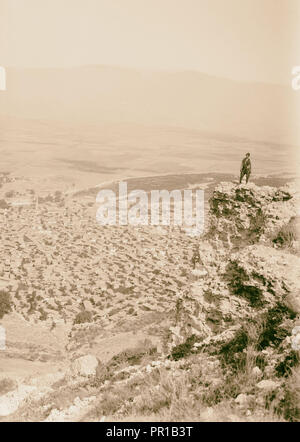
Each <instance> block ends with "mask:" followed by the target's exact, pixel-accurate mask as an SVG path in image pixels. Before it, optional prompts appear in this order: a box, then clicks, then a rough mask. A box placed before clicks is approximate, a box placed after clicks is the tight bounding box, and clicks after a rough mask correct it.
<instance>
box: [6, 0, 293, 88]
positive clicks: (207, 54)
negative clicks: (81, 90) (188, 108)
mask: <svg viewBox="0 0 300 442" xmlns="http://www.w3.org/2000/svg"><path fill="white" fill-rule="evenodd" d="M299 20H300V4H299V2H298V1H297V0H285V1H282V0H263V1H262V0H244V1H243V2H240V1H239V0H227V1H223V0H212V1H210V2H207V1H204V0H186V1H184V2H183V1H182V0H163V1H161V0H159V1H158V0H152V1H151V2H150V1H148V0H127V1H126V2H124V1H120V0H115V1H114V2H111V1H108V0H85V1H83V0H72V1H71V0H65V1H64V2H60V1H58V0H52V1H51V2H49V1H43V2H42V1H40V0H26V1H24V0H0V41H1V43H2V44H1V48H0V65H2V66H5V67H9V66H11V67H16V68H66V67H80V66H90V65H104V66H116V67H121V68H129V69H138V70H140V69H142V70H145V69H146V70H155V71H171V72H173V71H195V72H203V73H205V74H207V75H212V76H216V77H220V78H226V79H232V80H236V81H246V82H263V83H271V84H280V85H281V84H285V85H287V84H289V83H290V81H291V68H292V67H293V66H295V65H297V64H299V55H298V54H299V52H300V30H299V27H298V23H299ZM20 42H22V44H20Z"/></svg>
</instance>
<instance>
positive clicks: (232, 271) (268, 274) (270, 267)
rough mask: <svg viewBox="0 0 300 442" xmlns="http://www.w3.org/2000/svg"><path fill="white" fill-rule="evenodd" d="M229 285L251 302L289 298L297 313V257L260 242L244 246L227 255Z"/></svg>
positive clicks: (299, 283) (299, 264) (299, 277)
mask: <svg viewBox="0 0 300 442" xmlns="http://www.w3.org/2000/svg"><path fill="white" fill-rule="evenodd" d="M227 269H228V274H227V276H228V279H229V285H230V287H231V289H232V291H233V293H234V294H236V295H240V296H242V297H244V298H245V299H248V300H249V302H250V304H251V305H253V306H254V305H257V306H261V307H262V306H265V305H266V304H269V305H270V306H274V304H275V303H276V302H278V301H284V300H285V301H290V302H291V303H293V306H294V309H295V310H297V311H298V312H299V313H300V258H299V257H298V256H295V255H292V254H290V253H285V252H281V251H279V250H276V249H274V248H271V247H266V246H263V245H259V244H257V245H253V246H248V247H246V248H245V249H243V250H242V251H241V252H238V253H235V254H233V255H232V256H231V258H230V261H229V264H228V267H227Z"/></svg>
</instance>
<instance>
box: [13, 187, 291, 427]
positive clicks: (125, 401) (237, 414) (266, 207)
mask: <svg viewBox="0 0 300 442" xmlns="http://www.w3.org/2000/svg"><path fill="white" fill-rule="evenodd" d="M296 207H297V199H296V197H295V193H294V190H293V189H292V187H291V186H290V187H284V188H279V189H278V188H273V187H266V186H264V187H259V186H256V185H255V184H252V183H251V184H248V185H238V184H236V183H227V182H226V183H221V184H220V185H218V186H217V187H216V189H215V191H214V193H213V195H212V198H211V200H210V214H209V217H210V228H209V229H208V231H207V233H206V234H205V237H203V238H200V240H199V244H198V247H197V250H196V251H195V259H193V260H191V264H190V271H189V273H188V274H187V275H185V278H186V280H187V281H188V283H187V285H186V286H185V287H183V288H182V290H181V291H180V293H177V297H176V296H175V295H171V294H170V295H169V296H172V302H170V306H169V308H168V310H166V312H167V314H166V315H165V317H161V318H156V323H155V328H156V330H155V335H156V336H158V335H159V334H160V335H161V343H160V344H159V345H157V342H152V341H151V337H150V340H148V341H145V342H140V343H139V344H137V345H136V347H134V348H131V349H130V350H129V349H128V350H126V349H124V351H121V352H120V353H119V354H116V355H114V356H113V357H112V358H111V359H109V360H107V359H105V358H103V360H101V354H99V353H97V355H96V356H97V357H98V359H99V364H98V366H97V367H96V363H94V362H95V360H94V362H93V364H92V365H93V367H92V368H91V371H88V372H89V375H88V376H85V375H82V373H81V374H80V373H79V372H78V373H77V374H76V370H75V372H74V370H73V371H72V370H71V372H72V376H70V371H67V372H66V373H65V377H62V378H61V379H60V381H58V382H56V383H54V384H53V385H52V387H51V388H52V390H51V391H50V392H48V393H47V394H46V395H44V396H43V397H42V399H37V398H35V397H34V398H32V401H31V402H30V401H29V405H28V404H27V405H24V406H23V407H21V408H20V409H19V410H18V412H17V413H15V414H14V415H12V416H11V419H12V420H17V419H23V420H50V421H59V420H85V421H90V420H92V421H99V420H101V419H102V420H103V419H112V420H132V419H133V418H136V417H137V416H138V417H139V420H152V421H153V420H189V421H192V420H200V421H201V420H202V421H214V420H217V421H243V420H248V421H257V420H259V421H277V420H289V421H299V420H300V371H299V350H300V345H299V334H300V320H299V313H300V258H299V256H298V255H299V254H298V241H297V232H296V228H295V223H294V221H295V216H296ZM174 265H175V264H174ZM174 297H175V299H174ZM152 321H153V319H152ZM145 326H147V327H148V329H147V330H149V336H150V335H151V333H150V331H151V327H152V328H153V327H154V325H153V324H151V321H150V323H149V324H141V330H142V329H143V330H144V331H145V330H146V328H145ZM76 327H77V328H76ZM78 327H79V328H78ZM95 330H96V329H95ZM152 331H153V330H152ZM80 333H83V334H85V337H87V336H92V334H93V339H97V336H95V333H96V334H97V330H96V331H95V332H92V330H91V328H90V325H89V324H86V325H84V324H82V325H80V326H73V329H72V331H71V333H70V342H69V344H68V346H67V349H68V351H71V350H74V344H75V342H76V341H77V342H78V343H79V342H80V336H79V334H80ZM89 333H90V335H89ZM88 345H90V347H89V348H88ZM83 348H84V350H85V353H86V355H87V354H88V353H89V352H90V353H93V346H92V342H91V344H89V343H88V342H86V344H85V347H81V348H80V349H78V351H79V353H80V351H81V352H82V350H83ZM73 357H74V358H75V357H76V354H75V353H73ZM88 359H89V360H90V359H91V358H88ZM88 359H87V360H88ZM91 360H92V359H91ZM80 361H82V359H80ZM78 364H79V362H77V363H75V365H74V364H73V367H74V366H77V365H78ZM58 388H59V391H57V389H58ZM36 410H38V412H37V411H36Z"/></svg>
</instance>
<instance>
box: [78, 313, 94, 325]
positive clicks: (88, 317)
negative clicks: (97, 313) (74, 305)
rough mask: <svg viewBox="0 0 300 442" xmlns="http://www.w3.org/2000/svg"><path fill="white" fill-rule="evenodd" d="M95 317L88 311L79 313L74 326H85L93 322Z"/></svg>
mask: <svg viewBox="0 0 300 442" xmlns="http://www.w3.org/2000/svg"><path fill="white" fill-rule="evenodd" d="M92 319H93V315H92V313H91V312H88V311H86V310H84V311H82V312H79V313H78V314H77V315H76V316H75V319H74V324H84V323H85V322H92Z"/></svg>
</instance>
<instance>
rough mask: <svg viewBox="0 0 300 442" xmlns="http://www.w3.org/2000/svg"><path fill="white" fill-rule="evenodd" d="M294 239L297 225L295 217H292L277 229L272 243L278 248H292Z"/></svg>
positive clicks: (295, 238)
mask: <svg viewBox="0 0 300 442" xmlns="http://www.w3.org/2000/svg"><path fill="white" fill-rule="evenodd" d="M295 241H297V225H296V220H295V218H292V219H291V221H290V222H289V223H288V224H286V225H284V226H283V227H282V228H281V229H280V230H279V232H278V233H277V235H276V237H275V238H274V239H273V243H274V244H275V245H276V246H277V247H279V248H292V247H293V244H294V242H295Z"/></svg>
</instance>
